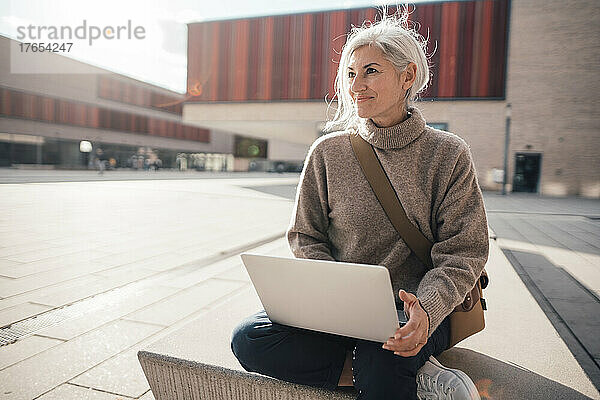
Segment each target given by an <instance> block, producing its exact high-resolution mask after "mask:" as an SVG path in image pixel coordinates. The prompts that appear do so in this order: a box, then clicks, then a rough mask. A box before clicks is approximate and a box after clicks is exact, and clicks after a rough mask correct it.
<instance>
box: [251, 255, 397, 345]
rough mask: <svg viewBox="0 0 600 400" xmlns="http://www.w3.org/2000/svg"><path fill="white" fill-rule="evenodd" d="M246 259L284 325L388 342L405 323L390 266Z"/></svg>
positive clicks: (262, 296) (260, 293) (272, 313)
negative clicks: (397, 300)
mask: <svg viewBox="0 0 600 400" xmlns="http://www.w3.org/2000/svg"><path fill="white" fill-rule="evenodd" d="M241 258H242V262H243V263H244V266H245V267H246V270H247V271H248V275H249V276H250V279H251V280H252V284H253V285H254V288H255V289H256V292H257V294H258V297H259V298H260V301H261V302H262V304H263V307H264V309H265V311H266V312H267V315H268V316H269V319H270V320H271V321H273V322H276V323H278V324H283V325H289V326H293V327H297V328H303V329H310V330H313V331H320V332H326V333H333V334H336V335H342V336H348V337H352V338H358V339H365V340H371V341H375V342H381V343H383V342H385V341H387V340H388V338H389V337H390V336H394V333H395V332H396V329H397V328H398V327H399V326H400V325H399V318H400V320H403V318H402V317H403V315H404V314H403V312H402V311H400V315H399V313H398V312H397V311H396V303H395V301H394V293H393V291H392V284H391V280H390V274H389V272H388V270H387V269H386V268H385V267H382V266H377V265H367V264H353V263H343V262H335V261H322V260H310V259H302V258H285V257H273V256H266V255H259V254H249V253H244V254H242V255H241ZM403 322H405V321H403Z"/></svg>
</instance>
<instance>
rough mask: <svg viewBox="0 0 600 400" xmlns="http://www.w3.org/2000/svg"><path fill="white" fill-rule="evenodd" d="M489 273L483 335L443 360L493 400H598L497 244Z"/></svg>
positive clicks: (467, 340) (453, 351) (490, 259)
mask: <svg viewBox="0 0 600 400" xmlns="http://www.w3.org/2000/svg"><path fill="white" fill-rule="evenodd" d="M538 264H541V262H538ZM486 269H487V271H488V273H489V275H490V285H489V286H488V288H487V289H486V290H485V291H484V296H485V298H486V301H487V304H488V311H487V312H486V314H485V315H486V328H485V330H484V331H483V332H482V333H480V334H477V335H474V336H472V337H470V338H468V339H466V340H464V341H463V342H461V343H460V344H459V345H458V346H457V347H456V348H455V349H452V350H449V351H447V352H445V353H444V354H442V356H440V360H441V361H442V362H443V363H444V364H445V365H448V366H450V367H455V368H460V369H461V370H463V371H465V372H466V373H467V374H468V375H469V376H470V377H471V378H472V379H473V381H474V382H475V384H476V385H477V386H478V388H479V389H480V390H482V391H487V392H488V394H489V396H488V398H491V399H496V398H498V399H515V400H521V399H528V400H531V399H540V400H542V399H544V400H545V399H554V400H558V399H565V400H573V399H586V398H592V399H600V393H599V392H598V390H597V389H596V388H595V387H594V385H593V384H592V382H591V381H590V379H589V378H588V376H587V375H586V373H585V372H584V370H583V369H582V367H581V366H580V365H579V363H578V362H577V360H576V359H575V358H574V356H573V354H571V352H570V350H569V348H568V347H567V345H566V344H565V343H564V342H563V340H562V339H561V337H560V335H559V334H558V332H557V331H556V329H555V328H554V326H553V325H552V323H551V322H550V321H549V320H548V317H547V316H546V315H545V314H544V311H543V310H542V309H541V308H540V306H539V305H538V303H537V301H536V300H535V298H534V297H533V296H532V295H531V294H530V292H529V291H528V290H527V288H526V286H525V284H524V283H523V281H522V280H521V278H520V277H519V275H518V274H517V273H516V272H515V270H514V268H513V266H512V265H511V263H510V262H509V261H508V260H507V258H506V257H505V256H504V254H503V252H502V250H501V248H500V246H499V245H498V243H497V241H491V242H490V257H489V260H488V263H487V266H486Z"/></svg>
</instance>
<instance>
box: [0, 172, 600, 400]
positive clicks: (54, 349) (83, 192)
mask: <svg viewBox="0 0 600 400" xmlns="http://www.w3.org/2000/svg"><path fill="white" fill-rule="evenodd" d="M35 172H36V173H37V172H39V171H35ZM51 172H53V171H44V173H45V174H49V175H50V178H48V177H46V178H44V177H43V176H42V177H41V178H40V177H39V176H38V177H37V178H35V179H32V175H29V178H28V177H27V174H21V175H20V177H19V179H20V180H21V181H28V180H29V181H31V180H38V181H39V180H41V181H44V179H46V181H45V182H46V183H29V184H5V185H0V204H1V206H2V209H3V210H5V212H3V214H2V215H0V298H1V299H0V325H8V324H11V323H12V327H13V328H12V330H13V331H14V332H12V331H10V330H9V329H3V330H2V331H3V332H2V335H3V336H2V337H9V336H10V335H13V336H10V337H12V338H16V342H15V343H13V344H9V345H6V346H2V347H0V382H2V385H1V386H2V387H1V388H0V399H3V398H7V399H13V398H14V399H33V398H42V399H54V398H57V399H58V398H60V399H71V398H72V399H81V398H89V399H116V398H121V399H132V398H133V399H137V398H142V399H145V400H147V399H150V398H152V394H151V392H149V388H148V384H147V382H146V380H145V377H144V376H143V374H142V371H141V368H140V367H139V364H138V361H137V359H136V357H135V353H136V352H137V350H138V349H140V348H143V347H145V346H147V345H148V344H149V343H152V342H154V341H156V340H158V339H159V338H163V337H165V336H167V335H170V334H172V333H173V332H175V331H177V330H178V329H180V328H181V327H184V326H186V324H188V323H190V322H192V321H194V320H196V319H198V318H201V317H202V316H203V315H205V314H206V313H208V312H210V311H211V310H214V309H216V308H218V307H219V305H220V304H223V302H225V301H226V300H227V299H228V298H230V297H232V296H235V295H236V294H237V293H241V292H243V291H244V290H247V289H248V288H249V287H250V283H249V281H248V279H247V276H246V275H245V273H244V272H243V269H242V267H241V264H240V263H239V258H238V257H237V254H238V253H239V252H241V251H244V250H252V251H253V252H264V253H268V254H279V255H289V250H287V245H286V244H285V241H284V240H283V239H282V238H281V236H282V234H283V231H284V230H285V228H286V226H287V223H288V220H289V216H290V214H291V210H292V207H293V203H292V199H293V194H294V192H295V191H294V187H295V184H296V182H297V178H298V175H297V174H289V175H278V174H255V175H253V177H252V178H248V179H244V178H242V176H241V175H237V176H233V177H231V176H227V177H225V176H221V177H220V178H221V179H200V180H198V179H177V180H168V179H165V180H136V181H131V180H123V181H109V180H106V179H104V178H103V179H104V180H103V181H100V182H89V181H88V182H62V183H59V182H56V183H50V182H48V181H52V180H54V179H55V178H56V177H54V178H53V177H52V176H51ZM159 173H160V172H159ZM234 175H235V174H234ZM105 176H108V175H105ZM165 176H166V175H165ZM122 177H123V178H124V179H125V177H126V176H125V175H123V176H122ZM175 177H177V176H176V175H175ZM129 179H135V178H131V177H130V178H129ZM76 180H80V179H76ZM0 181H2V179H1V177H0ZM485 197H486V205H487V206H488V216H489V220H490V225H491V227H492V229H493V230H494V231H495V233H496V234H497V236H498V240H497V243H494V244H493V246H492V249H493V251H492V253H491V256H490V262H491V263H492V264H490V265H493V268H490V274H491V279H492V284H491V286H490V288H489V289H488V290H486V296H487V297H488V304H489V305H490V312H488V314H487V318H488V321H487V322H488V328H487V329H486V331H485V332H484V333H482V334H480V335H477V336H475V337H473V338H472V339H469V340H468V341H465V342H464V343H463V344H461V349H459V350H460V351H463V353H460V352H459V353H456V352H454V353H449V354H448V355H447V357H446V359H445V361H446V362H447V363H449V364H452V363H453V362H456V355H457V354H458V355H459V356H461V357H462V358H464V357H468V356H469V355H473V354H476V357H474V361H473V362H472V365H477V366H478V368H476V369H474V370H472V371H468V372H469V374H470V375H471V376H472V377H474V379H476V380H478V381H479V382H478V385H479V387H480V388H484V386H485V385H487V386H485V388H484V389H487V390H489V391H491V392H494V393H496V394H498V393H502V390H505V392H504V393H505V396H504V397H503V396H499V397H498V396H496V397H493V398H511V397H507V396H508V393H509V392H510V391H508V392H506V389H503V387H505V386H506V385H501V384H500V383H501V382H496V386H494V382H487V381H486V380H485V379H486V378H485V371H486V369H485V366H486V365H487V366H489V365H494V366H495V368H496V369H497V370H498V369H500V370H505V371H506V373H505V374H504V378H502V379H501V381H503V382H510V381H511V380H512V381H513V382H514V381H515V379H516V380H517V382H522V383H523V384H526V381H527V379H531V380H533V381H534V382H537V384H539V385H546V386H547V387H548V388H553V390H556V391H559V392H560V391H561V390H562V393H567V394H568V393H571V392H569V391H572V393H580V394H582V395H585V396H588V397H590V398H595V399H600V395H599V394H598V391H597V390H596V388H594V385H593V383H592V381H590V379H589V378H588V375H590V371H591V369H590V370H586V369H584V368H582V366H581V362H582V361H581V360H580V359H579V358H577V357H575V356H573V351H574V350H573V349H572V348H571V346H570V345H569V344H568V343H567V342H568V340H570V339H565V337H564V332H563V333H561V332H560V330H561V327H560V326H558V325H556V324H555V323H554V322H553V318H554V317H555V316H554V317H553V316H552V315H550V314H549V311H548V310H550V311H551V309H549V308H548V307H546V305H545V303H540V300H539V299H538V298H536V296H534V295H533V294H531V291H530V289H528V286H526V284H525V283H523V282H524V281H523V279H522V278H523V276H525V275H523V274H522V271H518V270H517V269H515V268H514V267H512V265H511V263H510V262H509V258H507V253H505V251H511V252H513V253H512V254H513V255H514V252H517V251H527V252H529V253H535V254H542V255H544V256H545V257H546V259H547V260H548V261H549V262H550V263H551V264H552V265H554V266H557V265H558V266H560V267H561V268H562V269H564V270H565V271H567V272H568V273H569V274H570V275H571V276H572V277H574V279H575V280H576V281H577V282H579V283H581V285H582V287H583V288H584V289H585V290H583V292H586V293H595V294H597V293H598V290H599V289H600V286H599V285H598V281H597V279H598V275H599V274H598V272H597V268H598V267H599V266H600V263H599V262H598V258H597V257H598V252H597V250H598V243H597V238H598V226H599V225H598V220H597V219H596V216H598V215H600V212H599V210H598V205H599V202H598V201H596V200H590V201H587V200H585V201H580V199H567V200H566V201H561V200H555V199H539V198H536V197H535V196H530V197H522V196H513V195H511V196H508V197H498V196H497V195H495V194H486V196H485ZM540 200H542V201H540ZM511 201H513V203H511ZM536 202H537V203H536ZM517 207H518V208H517ZM523 212H525V213H526V214H523ZM540 218H541V219H540ZM540 223H542V224H544V225H543V226H544V227H543V228H542V230H541V231H542V232H543V233H544V234H548V235H550V236H549V237H551V238H552V240H553V241H552V242H549V239H546V240H545V241H543V240H542V239H540V237H541V235H539V234H538V235H537V236H536V235H533V234H532V232H531V226H538V227H539V226H540V225H539V224H540ZM582 224H583V225H582ZM528 226H529V228H528ZM551 226H555V227H556V228H555V229H554V230H552V229H550V228H549V227H551ZM509 227H510V228H511V229H512V230H511V229H509ZM559 228H560V229H559ZM514 232H521V236H517V235H516V234H515V233H514ZM565 232H568V233H569V234H565ZM586 232H587V233H586ZM565 238H570V239H568V240H567V239H565ZM573 238H578V239H573ZM581 241H583V242H585V245H584V246H583V247H578V246H577V245H576V244H575V243H576V242H581ZM594 249H595V250H594ZM522 259H523V258H522ZM524 262H525V261H524ZM525 264H526V262H525ZM550 270H551V271H552V269H550ZM594 271H596V272H594ZM543 276H546V275H542V277H543ZM538 278H539V276H538V277H537V278H536V279H538ZM532 281H533V280H532ZM526 283H528V284H531V282H526ZM533 283H534V285H535V284H536V282H535V281H534V282H533ZM540 285H541V284H540ZM541 286H543V285H541ZM538 291H539V290H538ZM538 297H539V296H538ZM558 298H560V294H558V295H555V296H554V297H553V296H552V295H550V294H547V296H546V295H543V292H542V297H540V299H542V300H543V299H546V300H548V299H558ZM587 300H589V299H587ZM588 303H589V301H588ZM540 304H542V305H540ZM550 304H552V303H550ZM590 309H591V310H592V312H594V310H597V308H594V305H593V304H591V308H590ZM561 311H562V312H563V313H564V312H567V314H568V313H569V311H568V310H567V311H564V310H561ZM554 312H555V314H556V315H558V316H559V317H560V313H558V312H557V311H556V309H554ZM40 313H42V314H41V315H40ZM580 314H581V313H580ZM35 315H39V317H38V318H32V317H33V316H35ZM554 319H556V318H554ZM36 320H39V321H36ZM559 320H560V318H559ZM17 321H21V322H20V323H19V322H17ZM34 321H35V323H34ZM564 321H565V324H564V325H565V326H566V328H567V329H566V330H567V331H568V330H569V329H568V328H569V323H571V322H570V321H571V320H568V319H567V320H564ZM16 327H18V328H20V329H21V331H19V332H17V331H16V329H15V328H16ZM507 327H509V328H507ZM563 328H564V327H563ZM584 328H585V327H584ZM9 331H10V332H9ZM575 331H577V330H572V331H571V333H572V336H573V337H574V338H575V340H574V342H580V343H581V340H580V338H578V337H577V335H575V333H573V332H575ZM533 332H535V334H532V333H533ZM578 332H579V335H580V336H581V335H582V332H583V333H585V329H583V330H579V331H578ZM9 334H10V335H9ZM589 343H591V344H588V347H590V348H592V347H593V342H589ZM581 348H582V349H583V350H582V349H579V350H580V352H581V353H582V354H584V355H585V354H589V353H590V351H588V349H587V348H586V347H585V346H583V345H582V346H581ZM465 352H466V353H465ZM469 352H470V353H469ZM453 356H455V358H454V359H453V358H452V357H453ZM477 357H479V358H477ZM482 357H484V358H482ZM477 359H478V360H480V361H479V362H478V361H477ZM482 359H483V360H484V361H485V362H483V363H482V362H481V360H482ZM591 359H592V365H593V362H594V357H593V355H592V357H591ZM588 361H589V360H588ZM494 363H496V364H494ZM498 363H500V364H498ZM588 367H589V365H588ZM502 368H504V369H502ZM588 369H589V368H588ZM523 371H528V372H527V373H524V372H523ZM586 372H587V375H586ZM592 372H593V371H592ZM531 374H533V375H531ZM592 375H593V374H592ZM482 385H483V386H482ZM499 390H500V392H498V391H499Z"/></svg>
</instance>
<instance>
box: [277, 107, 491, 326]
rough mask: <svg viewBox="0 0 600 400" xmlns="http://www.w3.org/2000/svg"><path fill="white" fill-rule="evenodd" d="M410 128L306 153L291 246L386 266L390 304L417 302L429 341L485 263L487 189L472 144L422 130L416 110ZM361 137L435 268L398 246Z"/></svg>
mask: <svg viewBox="0 0 600 400" xmlns="http://www.w3.org/2000/svg"><path fill="white" fill-rule="evenodd" d="M410 112H411V115H410V117H409V118H408V119H406V120H405V121H403V122H401V123H399V124H397V125H395V126H392V127H389V128H378V127H377V126H376V125H375V124H374V123H373V122H372V121H371V120H369V119H360V120H359V123H358V125H357V127H356V128H353V129H349V130H346V131H340V132H333V133H330V134H327V135H324V136H322V137H320V138H318V139H317V140H316V141H315V142H314V143H313V144H312V146H311V147H310V149H309V152H308V155H307V157H306V160H305V162H304V168H303V170H302V174H301V175H300V184H299V185H298V189H297V192H296V202H295V206H294V211H293V214H292V218H291V222H290V226H289V228H288V230H287V238H288V242H289V245H290V249H291V250H292V253H293V254H294V256H295V257H297V258H311V259H318V260H330V261H340V262H350V263H361V264H371V265H381V266H384V267H386V268H387V269H388V270H389V272H390V277H391V281H392V287H393V291H394V298H395V299H396V301H397V302H399V300H398V291H399V289H404V290H406V291H407V292H411V293H415V294H416V295H417V297H418V298H419V301H420V303H421V305H422V307H423V309H424V310H425V311H426V312H427V315H428V317H429V327H430V329H429V335H431V334H432V333H433V331H434V330H435V329H436V328H437V327H438V326H439V325H440V323H441V322H442V320H443V319H444V318H445V317H446V316H447V315H449V314H450V313H451V312H452V310H453V309H454V308H455V306H457V305H458V304H460V303H461V302H462V301H463V299H464V298H465V296H466V294H467V293H468V292H469V291H470V290H471V289H472V288H473V286H474V285H475V282H476V280H477V278H478V277H479V275H480V274H481V271H482V270H483V267H484V265H485V263H486V261H487V257H488V229H487V219H486V214H485V208H484V204H483V199H482V195H481V189H480V188H479V184H478V181H477V174H476V172H475V167H474V164H473V161H472V157H471V152H470V149H469V146H468V145H467V143H466V142H465V141H464V140H463V139H461V138H460V137H458V136H456V135H454V134H452V133H448V132H444V131H441V130H437V129H433V128H431V127H429V126H427V125H426V124H425V120H424V118H423V116H422V114H421V112H420V111H419V110H418V109H416V108H412V109H410ZM353 130H354V131H357V132H358V133H359V134H360V135H361V136H362V137H363V138H364V139H365V140H366V141H367V142H369V143H370V144H372V145H373V146H374V148H375V153H376V154H377V156H378V158H379V160H380V161H381V164H382V166H383V168H384V170H385V171H386V173H387V175H388V177H389V179H390V181H391V183H392V186H393V187H394V190H395V191H396V193H397V195H398V197H399V198H400V201H401V202H402V205H403V206H404V209H405V210H406V214H407V217H408V219H409V220H410V221H411V222H412V223H413V224H414V225H415V226H416V227H417V228H418V229H419V230H420V231H421V232H422V233H423V235H425V237H427V238H428V239H429V240H430V241H431V242H432V243H434V245H433V248H432V249H431V258H432V261H433V268H431V269H429V268H428V267H427V266H425V265H424V264H423V263H422V262H421V261H420V260H419V259H418V258H417V257H416V256H415V254H414V253H412V251H411V250H410V248H409V247H408V246H407V245H406V244H405V242H404V241H403V240H402V238H401V237H400V235H399V234H398V232H397V231H396V230H395V229H394V226H393V225H392V223H391V222H390V221H389V219H388V217H387V216H386V214H385V212H384V210H383V208H382V207H381V205H380V203H379V202H378V200H377V198H376V197H375V194H374V193H373V190H372V189H371V187H370V185H369V182H368V181H367V180H366V178H365V176H364V174H363V172H362V169H361V167H360V164H359V162H358V160H357V158H356V156H355V155H354V152H353V150H352V145H351V144H350V134H351V132H352V131H353Z"/></svg>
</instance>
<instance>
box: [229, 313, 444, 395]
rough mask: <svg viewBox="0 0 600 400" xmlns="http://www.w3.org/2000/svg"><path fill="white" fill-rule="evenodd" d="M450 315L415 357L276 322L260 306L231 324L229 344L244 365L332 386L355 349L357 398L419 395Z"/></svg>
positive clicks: (290, 379) (283, 377)
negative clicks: (423, 371) (421, 372)
mask: <svg viewBox="0 0 600 400" xmlns="http://www.w3.org/2000/svg"><path fill="white" fill-rule="evenodd" d="M449 336H450V330H449V324H448V318H446V319H445V320H444V322H443V323H442V324H441V325H440V326H439V327H438V329H436V331H435V332H434V333H433V335H431V337H430V338H429V340H428V341H427V344H426V345H425V346H423V348H422V349H421V351H420V352H419V354H417V355H416V356H414V357H401V356H397V355H395V354H394V353H393V352H392V351H390V350H385V349H383V348H381V345H382V343H378V342H372V341H368V340H361V339H354V338H349V337H345V336H338V335H333V334H328V333H322V332H315V331H310V330H306V329H300V328H294V327H290V326H286V325H280V324H277V323H274V322H271V320H269V317H267V314H266V313H265V312H264V311H260V312H258V313H256V314H254V315H251V316H250V317H248V318H246V319H245V320H243V321H242V322H241V323H240V324H239V325H238V326H237V327H236V328H235V329H234V330H233V335H232V339H231V349H232V351H233V354H235V356H236V357H237V359H238V360H239V362H240V364H241V365H242V367H244V369H246V370H247V371H251V372H258V373H260V374H263V375H267V376H271V377H274V378H278V379H281V380H284V381H288V382H294V383H299V384H302V385H308V386H314V387H320V388H327V389H331V390H333V389H335V388H336V387H337V384H338V381H339V379H340V375H341V374H342V369H343V367H344V361H345V359H346V352H348V351H353V360H352V369H353V375H354V387H355V389H356V390H357V391H358V393H359V394H358V399H361V400H367V399H379V400H384V399H394V400H399V399H407V400H413V399H416V398H417V383H416V376H417V371H418V369H419V368H421V367H422V366H423V364H425V362H426V361H427V360H428V359H429V356H431V355H438V354H439V353H441V352H442V351H444V350H446V348H447V347H448V343H449Z"/></svg>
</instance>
